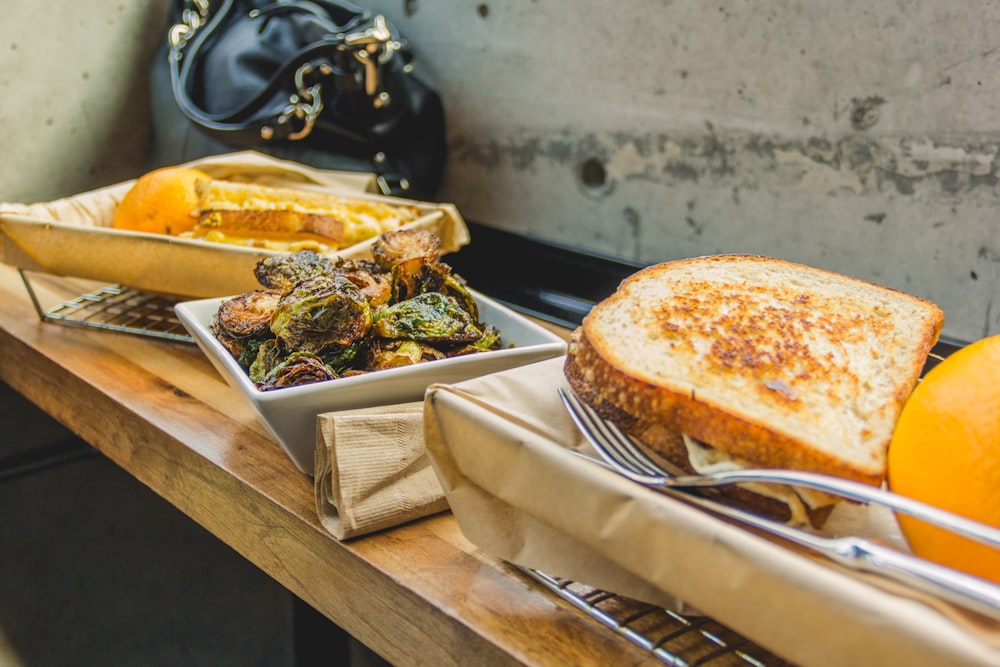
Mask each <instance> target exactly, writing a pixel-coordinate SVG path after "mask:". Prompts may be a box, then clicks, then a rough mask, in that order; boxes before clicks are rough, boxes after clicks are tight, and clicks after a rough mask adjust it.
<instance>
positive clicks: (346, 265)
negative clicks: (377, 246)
mask: <svg viewBox="0 0 1000 667" xmlns="http://www.w3.org/2000/svg"><path fill="white" fill-rule="evenodd" d="M336 272H337V273H340V274H342V275H344V276H346V277H347V279H348V280H350V281H351V282H352V283H354V284H355V285H357V286H358V289H360V290H361V293H362V294H364V295H365V298H367V299H368V303H370V304H371V305H372V306H382V305H385V304H387V303H389V299H391V298H392V285H391V283H390V281H389V274H388V273H386V272H385V271H383V270H382V268H381V267H380V266H379V265H378V264H376V263H375V262H369V261H365V260H343V261H341V262H340V263H338V264H337V268H336Z"/></svg>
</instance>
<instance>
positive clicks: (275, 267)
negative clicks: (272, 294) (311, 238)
mask: <svg viewBox="0 0 1000 667" xmlns="http://www.w3.org/2000/svg"><path fill="white" fill-rule="evenodd" d="M332 270H333V262H331V261H330V259H329V258H328V257H324V256H323V255H320V254H318V253H315V252H313V251H312V250H299V251H298V252H293V253H289V254H287V255H278V256H275V257H265V258H264V259H262V260H260V261H259V262H257V265H256V266H255V267H254V271H253V275H254V277H255V278H256V279H257V282H258V283H260V284H261V285H263V286H264V287H266V288H269V289H277V290H282V291H284V290H287V289H288V288H290V287H291V286H292V285H294V284H295V283H297V282H299V281H301V280H305V279H306V278H313V277H315V276H321V275H326V274H328V273H330V272H331V271H332Z"/></svg>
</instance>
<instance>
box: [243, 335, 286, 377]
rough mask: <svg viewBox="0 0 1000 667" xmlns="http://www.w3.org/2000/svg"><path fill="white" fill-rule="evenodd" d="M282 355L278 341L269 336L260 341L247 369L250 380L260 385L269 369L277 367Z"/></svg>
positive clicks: (269, 371)
mask: <svg viewBox="0 0 1000 667" xmlns="http://www.w3.org/2000/svg"><path fill="white" fill-rule="evenodd" d="M284 356H285V355H284V353H283V352H282V351H281V348H279V347H278V341H276V340H275V339H273V338H271V339H268V340H266V341H264V342H262V343H261V344H260V347H259V348H258V349H257V355H256V356H255V357H254V360H253V362H252V363H251V364H250V367H249V368H248V369H247V373H248V374H249V376H250V381H251V382H253V383H255V384H257V385H260V384H261V383H262V382H264V380H265V379H266V378H267V376H268V375H270V374H271V371H273V370H274V369H275V368H277V366H278V364H280V363H281V360H282V359H283V358H284Z"/></svg>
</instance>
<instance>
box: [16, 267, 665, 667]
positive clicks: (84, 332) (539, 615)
mask: <svg viewBox="0 0 1000 667" xmlns="http://www.w3.org/2000/svg"><path fill="white" fill-rule="evenodd" d="M41 278H42V280H34V279H33V280H32V287H33V289H34V291H35V292H36V294H38V296H39V300H40V301H41V302H42V305H43V306H45V304H46V298H52V299H56V301H55V302H58V301H59V300H63V299H66V298H68V295H67V293H66V292H65V291H64V290H65V289H66V288H67V284H66V281H65V280H62V279H59V280H51V279H49V277H48V276H41ZM75 286H76V285H72V287H75ZM79 293H81V292H79V291H77V292H76V293H75V294H73V293H69V296H75V295H76V294H79ZM0 380H2V381H4V382H6V383H7V384H9V385H10V386H11V387H12V388H14V389H15V390H16V391H18V392H20V393H21V394H23V395H24V396H25V397H27V398H28V399H29V400H31V401H32V402H33V403H35V404H36V405H38V406H39V407H40V408H41V409H43V410H44V411H45V412H46V413H48V414H49V415H51V416H52V417H53V418H54V419H56V420H57V421H59V422H60V423H62V424H63V425H65V426H66V427H67V428H69V429H70V430H72V431H73V432H75V433H76V434H78V435H79V436H80V437H82V438H83V439H84V440H86V441H87V442H89V443H90V444H91V445H93V446H94V447H95V448H97V449H98V450H100V451H101V452H102V453H103V454H104V455H105V456H107V457H108V458H110V459H111V460H113V461H114V462H115V463H116V464H118V465H119V466H121V467H122V468H123V469H124V470H126V471H127V472H128V473H129V474H131V475H133V476H134V477H135V478H136V479H138V480H139V481H141V482H142V483H143V484H145V485H146V486H148V487H149V488H151V489H152V490H153V491H155V492H156V493H157V494H159V495H160V496H162V497H163V498H165V499H166V500H167V501H169V502H170V503H172V504H173V505H175V506H176V507H177V508H179V509H180V510H181V511H183V512H184V513H185V514H187V515H188V516H189V517H191V518H192V519H193V520H195V521H196V522H198V523H199V524H201V525H202V526H204V527H205V528H206V529H208V530H209V531H211V532H212V533H213V534H214V535H216V536H217V537H218V538H219V539H221V540H222V541H224V542H225V543H226V544H228V545H229V546H231V547H232V548H234V549H235V550H236V551H238V552H239V553H240V554H242V555H243V556H244V557H246V558H247V559H248V560H250V561H251V562H253V563H254V564H256V565H257V566H258V567H259V568H260V569H261V570H263V571H264V572H266V573H267V574H268V575H270V576H271V577H273V578H274V579H275V580H276V581H278V582H279V583H281V584H282V585H283V586H285V587H286V588H287V589H288V590H290V591H291V592H292V593H294V594H295V595H297V596H299V597H300V598H302V599H303V600H305V601H306V602H308V603H309V604H310V605H312V606H313V607H314V608H316V609H317V610H319V611H320V612H321V613H323V614H324V615H325V616H326V617H328V618H329V619H330V620H332V621H333V622H334V623H336V624H337V625H339V626H340V627H342V628H343V629H344V630H346V631H347V632H349V633H350V634H352V635H353V636H354V637H356V638H357V639H358V640H360V641H362V642H363V643H365V644H366V645H367V646H369V647H371V648H372V649H373V650H374V651H376V652H377V653H379V654H380V655H382V656H383V657H384V658H386V659H388V660H389V661H391V662H393V663H395V664H400V665H405V664H433V665H451V664H453V665H473V664H491V665H497V664H536V665H562V664H564V665H609V664H619V665H621V664H630V665H640V664H662V663H660V662H659V661H658V660H657V659H656V658H654V657H653V656H651V655H650V654H649V653H647V652H645V651H643V650H642V649H640V648H639V647H637V646H635V645H634V644H632V643H631V642H629V641H628V640H626V639H624V638H621V637H619V636H618V635H617V634H616V633H614V632H613V631H611V630H608V629H607V628H605V627H603V626H602V625H600V624H599V623H597V622H596V621H594V620H593V619H591V618H589V617H587V616H586V615H584V614H583V613H581V612H579V611H578V610H576V609H574V608H573V607H572V606H570V605H569V604H568V603H566V602H564V601H563V600H561V599H560V598H558V597H557V596H554V595H553V594H552V593H550V592H549V591H547V590H545V589H544V588H543V587H541V586H540V585H539V584H538V583H537V582H535V581H533V580H532V579H531V578H529V577H527V576H525V575H524V574H523V573H521V572H520V571H518V570H517V569H516V568H513V567H511V566H510V565H509V564H506V563H504V562H502V561H499V560H497V559H495V558H491V557H490V556H488V555H486V554H484V553H482V552H480V551H478V550H477V549H476V548H475V547H474V546H473V545H472V544H470V543H469V542H468V541H467V540H465V538H464V537H463V536H462V534H461V531H460V530H459V528H458V525H457V523H456V522H455V520H454V519H453V518H452V516H451V515H450V514H442V515H438V516H435V517H431V518H428V519H425V520H422V521H418V522H414V523H412V524H409V525H405V526H402V527H399V528H396V529H394V530H389V531H385V532H382V533H379V534H374V535H371V536H367V537H363V538H359V539H356V540H353V541H348V542H339V541H337V540H336V539H334V538H333V537H332V536H331V535H330V534H329V533H327V532H326V531H325V530H324V529H323V528H322V527H321V526H320V524H319V522H318V520H317V517H316V511H315V507H314V501H313V485H312V480H311V479H310V478H308V477H307V476H305V475H303V474H302V473H301V472H299V471H298V470H297V469H296V468H295V467H294V465H293V464H292V462H291V461H290V460H289V459H288V457H287V456H286V455H285V454H284V452H283V451H282V450H281V449H280V448H279V446H278V445H277V443H275V442H274V441H273V440H272V439H270V437H269V436H267V435H266V434H265V432H264V430H263V428H262V427H261V426H260V425H259V424H258V422H257V420H256V416H255V414H254V413H253V412H252V411H251V408H249V407H247V406H244V404H243V403H242V402H241V401H242V399H241V398H240V397H239V396H238V395H237V394H236V393H235V392H234V391H233V390H231V389H230V388H229V387H228V385H227V384H226V383H225V381H224V380H223V379H222V377H221V376H220V375H219V374H218V373H217V372H216V371H215V370H214V368H213V367H212V366H211V364H210V363H209V362H208V360H207V359H206V358H205V357H204V356H203V355H202V354H201V352H200V351H199V350H198V348H197V347H196V346H194V345H192V344H190V343H184V342H172V341H163V340H155V339H150V338H145V337H142V336H135V335H131V334H123V333H117V332H109V331H100V330H95V329H85V328H76V327H69V326H61V325H58V324H52V323H44V322H41V321H40V320H39V317H38V314H37V312H36V310H35V308H34V307H33V305H32V302H31V300H30V298H29V294H28V291H27V289H26V288H25V285H24V283H23V282H22V279H21V277H20V275H19V274H18V272H17V271H16V270H15V269H12V268H11V267H8V266H0Z"/></svg>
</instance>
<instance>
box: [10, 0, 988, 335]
mask: <svg viewBox="0 0 1000 667" xmlns="http://www.w3.org/2000/svg"><path fill="white" fill-rule="evenodd" d="M2 2H3V4H5V5H8V6H9V8H6V7H5V8H4V10H3V11H4V12H5V21H4V23H3V25H2V26H0V36H2V39H0V95H2V99H3V103H2V106H0V121H2V126H3V127H5V128H6V130H5V132H4V134H3V135H0V136H2V138H0V142H2V143H0V146H2V148H3V154H4V157H5V159H4V160H3V161H2V164H0V199H2V198H7V199H10V198H11V194H13V195H17V196H18V197H19V198H32V197H48V196H49V195H52V194H65V193H70V192H73V191H77V190H80V189H83V188H84V187H86V186H88V185H90V184H92V183H103V182H112V181H114V180H120V179H119V176H121V175H122V173H123V172H125V171H129V170H130V169H135V168H136V167H137V165H141V159H140V158H141V151H142V150H143V149H144V141H145V137H146V134H145V128H144V127H143V126H142V123H143V118H142V113H143V112H144V111H145V109H143V108H142V107H141V104H142V102H139V103H133V102H130V100H131V99H133V95H136V96H140V97H141V93H142V92H143V91H142V86H143V85H144V80H143V78H142V77H143V76H144V74H145V67H146V66H147V63H146V61H147V59H148V57H149V55H150V54H151V50H152V46H153V45H152V43H151V40H152V39H153V37H152V35H154V33H155V32H156V23H157V21H158V20H159V17H160V13H159V12H158V10H156V11H150V10H148V9H147V10H144V9H143V7H142V4H141V3H131V2H130V3H112V2H105V1H103V0H100V1H98V0H86V1H81V2H73V3H63V2H55V1H54V0H40V1H39V2H36V3H14V2H12V1H11V0H2ZM367 4H369V5H371V6H373V7H376V8H378V9H380V10H382V11H384V12H385V13H386V15H387V16H388V17H389V18H390V19H391V20H393V21H395V22H396V23H397V25H398V26H399V27H400V29H401V30H402V31H403V32H404V34H405V35H406V36H408V37H409V38H410V40H411V42H413V44H414V47H415V49H416V50H417V52H418V55H419V56H420V57H421V61H422V62H423V63H424V64H425V65H426V66H427V67H429V68H431V69H432V70H433V71H434V73H435V74H436V75H437V78H438V79H439V81H440V83H441V85H442V87H443V90H444V94H445V101H446V107H447V110H448V114H449V143H450V160H451V162H450V165H449V169H448V174H447V179H446V184H445V187H444V190H443V191H442V192H441V194H440V197H441V198H442V199H446V200H449V201H454V202H455V203H457V204H458V205H459V207H460V209H461V210H462V212H463V213H464V214H465V216H466V217H467V218H468V219H470V220H475V221H481V222H485V223H487V224H490V225H494V226H496V227H500V228H503V229H507V230H511V231H515V232H521V233H527V234H532V235H535V236H540V237H543V238H546V239H549V240H552V241H556V242H560V243H568V244H572V245H578V246H583V247H585V248H587V249H589V250H591V251H594V252H598V253H604V254H610V255H615V256H619V257H624V258H627V259H631V260H637V261H640V262H644V263H651V262H655V261H661V260H665V259H670V258H676V257H683V256H690V255H697V254H706V253H715V252H753V253H762V254H770V255H776V256H780V257H784V258H787V259H790V260H794V261H801V262H805V263H808V264H812V265H815V266H820V267H824V268H830V269H833V270H836V271H840V272H843V273H847V274H850V275H855V276H858V277H862V278H867V279H871V280H874V281H877V282H880V283H882V284H885V285H889V286H891V287H895V288H898V289H901V290H905V291H908V292H911V293H914V294H918V295H920V296H924V297H926V298H930V299H932V300H934V301H936V302H937V303H939V304H940V305H941V306H942V307H943V308H944V309H945V313H946V318H947V322H946V325H945V333H946V335H948V336H951V337H955V338H959V339H964V340H971V339H975V338H979V337H981V336H984V335H987V334H990V333H1000V298H998V297H1000V223H998V222H997V216H996V214H995V210H996V208H997V203H998V195H1000V190H998V187H997V171H996V162H997V150H998V146H1000V114H998V113H997V112H998V107H1000V87H998V83H1000V81H998V76H997V72H998V71H1000V49H998V48H997V45H998V44H1000V42H998V40H997V37H998V36H1000V3H996V2H984V1H971V0H970V1H969V2H942V1H939V0H912V1H907V0H886V1H884V2H871V1H870V0H865V1H861V0H841V1H840V2H821V1H819V0H813V1H811V2H806V1H803V2H794V1H792V0H758V1H756V2H749V1H748V2H742V1H741V2H737V1H734V0H721V1H719V2H714V3H704V2H697V1H675V2H669V1H667V0H621V1H614V2H613V1H611V0H531V1H529V0H505V1H503V2H499V1H496V2H462V1H460V0H385V1H382V0H374V1H372V2H369V3H367ZM162 5H163V3H162V2H156V3H153V4H152V5H151V6H153V7H162ZM95 8H96V9H95ZM153 15H155V16H153ZM14 19H16V20H14ZM42 36H44V38H43V37H42ZM156 37H158V35H156ZM53 54H54V57H53V58H52V62H55V63H59V65H57V66H53V65H46V64H44V62H43V61H45V60H47V56H49V55H53ZM140 66H141V67H140ZM137 67H139V68H140V69H139V71H138V72H137V71H136V69H135V68H137ZM585 165H589V166H590V168H591V169H590V170H589V171H588V169H585ZM594 167H597V168H596V169H595V168H594ZM601 170H603V173H604V175H605V176H604V180H603V181H602V180H601V179H600V178H594V177H593V176H592V175H591V176H586V177H585V176H584V174H585V173H586V174H594V173H597V174H598V175H599V174H600V172H601ZM129 175H132V174H129ZM473 242H474V241H473Z"/></svg>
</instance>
